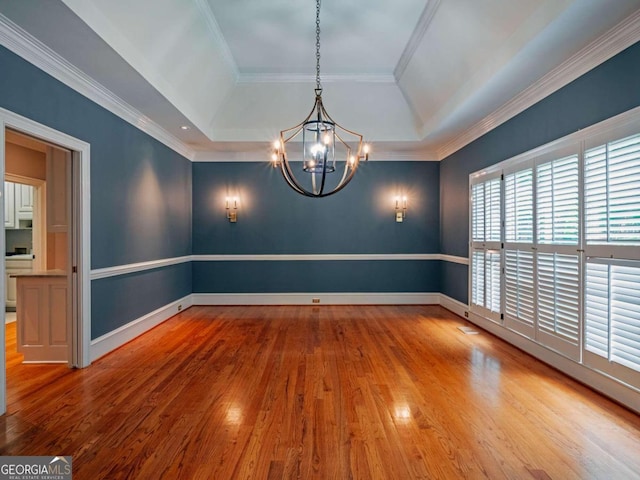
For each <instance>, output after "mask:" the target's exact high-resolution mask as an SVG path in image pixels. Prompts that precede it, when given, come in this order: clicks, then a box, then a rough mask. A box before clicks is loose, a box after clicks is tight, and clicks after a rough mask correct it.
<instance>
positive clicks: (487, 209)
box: [471, 177, 502, 318]
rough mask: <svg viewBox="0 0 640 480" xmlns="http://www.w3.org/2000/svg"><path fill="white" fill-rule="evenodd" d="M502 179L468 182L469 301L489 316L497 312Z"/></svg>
mask: <svg viewBox="0 0 640 480" xmlns="http://www.w3.org/2000/svg"><path fill="white" fill-rule="evenodd" d="M501 183H502V182H501V180H500V178H499V177H498V178H492V179H488V180H485V181H483V182H479V183H475V184H473V185H472V186H471V238H472V254H471V271H472V273H471V275H472V278H473V280H472V282H471V304H472V306H475V307H477V308H478V309H479V310H481V311H482V310H484V311H486V312H485V314H486V315H488V316H490V317H493V316H494V315H495V316H499V314H500V290H501V271H502V264H501V263H502V262H501V253H500V248H501V245H500V238H501V236H502V231H501V223H502V217H501V212H502V209H501V203H502V198H501ZM496 318H497V317H496Z"/></svg>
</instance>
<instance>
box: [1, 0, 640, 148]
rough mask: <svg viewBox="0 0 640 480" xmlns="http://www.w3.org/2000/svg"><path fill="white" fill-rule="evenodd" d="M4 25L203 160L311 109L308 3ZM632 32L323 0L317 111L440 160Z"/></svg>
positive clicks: (24, 9) (505, 7)
mask: <svg viewBox="0 0 640 480" xmlns="http://www.w3.org/2000/svg"><path fill="white" fill-rule="evenodd" d="M0 14H1V15H2V17H0V20H2V21H4V22H5V24H6V23H10V24H11V25H13V26H15V27H16V28H19V29H23V30H24V31H26V32H28V34H30V35H31V36H33V37H35V38H37V39H38V40H39V41H40V42H42V43H43V44H45V45H46V46H48V47H49V48H51V49H52V50H53V52H55V53H56V54H57V55H59V56H61V57H62V58H64V59H65V60H66V61H67V62H69V63H70V64H71V65H73V66H74V67H75V68H77V69H78V70H79V71H81V72H82V73H83V74H84V75H87V76H88V77H91V78H92V79H93V80H95V81H96V82H98V83H99V84H100V85H102V86H104V88H106V89H108V90H109V91H110V92H112V93H113V94H115V95H116V96H117V97H119V99H121V100H122V101H123V102H125V103H126V104H128V106H130V107H131V108H132V109H134V110H136V111H138V112H140V113H141V115H143V116H145V117H147V118H148V119H149V120H150V121H151V122H155V124H157V126H159V127H161V128H162V129H164V130H166V132H168V133H169V134H170V135H173V136H174V137H176V138H177V139H179V140H180V141H181V142H183V143H185V144H187V145H188V148H189V149H191V150H193V151H197V152H198V153H197V154H196V155H195V156H196V158H200V159H207V158H211V159H214V158H227V159H235V158H241V157H242V156H243V155H245V156H249V157H251V156H252V155H253V157H252V158H253V159H258V158H257V156H259V155H262V152H263V151H264V150H265V149H266V148H268V147H267V145H268V144H269V142H270V140H272V139H273V138H274V137H275V136H276V134H277V133H278V131H279V130H281V129H284V128H288V127H291V126H293V125H294V124H297V123H298V122H299V121H300V120H302V118H304V116H306V114H307V113H308V112H309V110H310V109H311V106H312V104H313V88H314V83H315V2H313V0H306V1H304V2H303V1H301V0H271V1H269V2H266V1H264V0H234V1H229V0H109V1H106V0H20V1H16V0H0ZM639 18H640V0H403V1H391V0H368V1H367V2H362V1H359V2H356V1H355V0H324V1H323V2H322V9H321V28H322V34H321V41H322V43H321V45H322V49H321V53H322V60H321V68H322V83H323V87H324V91H323V99H324V103H325V106H326V107H327V109H328V111H329V113H330V114H331V115H332V117H333V118H334V119H336V120H337V121H338V122H340V123H341V124H342V125H343V126H345V127H347V128H350V129H353V130H357V131H359V132H361V133H363V134H364V135H365V137H366V139H367V140H369V141H371V142H373V145H374V152H375V151H376V150H378V151H384V152H385V153H384V154H381V155H386V156H388V157H389V159H392V158H403V152H405V153H406V154H407V157H409V156H411V155H413V156H416V155H417V156H418V157H419V158H423V159H436V158H441V157H442V156H443V155H445V154H447V153H450V152H451V151H452V150H453V149H455V148H458V147H459V146H461V145H462V144H463V143H464V142H463V141H465V139H466V140H471V139H473V136H474V133H473V132H475V131H478V132H480V131H481V130H480V129H479V128H478V126H479V125H480V126H482V125H486V124H487V123H488V122H489V123H491V122H493V123H496V121H497V120H499V121H504V120H505V119H506V118H507V117H508V116H509V115H514V114H516V113H518V108H520V110H521V109H522V108H525V107H526V106H528V105H527V104H526V102H525V101H524V100H522V98H524V96H526V95H529V98H534V96H533V95H532V94H530V93H529V92H530V91H532V90H533V89H534V87H536V86H537V85H539V84H540V83H541V81H543V82H544V81H547V83H548V78H549V76H550V75H552V74H553V75H555V76H556V77H557V75H556V73H557V72H558V71H559V70H563V69H564V70H567V65H570V64H571V62H573V61H574V60H575V59H576V58H578V57H580V56H584V52H585V51H590V50H589V49H591V50H594V48H593V46H594V45H597V42H598V41H599V39H601V38H603V35H604V36H606V35H608V36H609V37H611V36H612V35H611V32H612V29H613V28H614V27H616V26H617V25H619V24H621V22H626V23H627V24H628V23H629V21H630V19H631V20H634V21H635V20H637V19H639ZM636 23H640V22H636ZM617 28H619V27H617ZM635 31H636V32H637V29H636V30H635ZM637 36H638V35H637V33H636V37H637ZM627 37H628V36H627ZM638 40H640V38H625V42H626V43H624V44H623V43H620V42H619V45H621V46H622V47H623V46H624V45H630V44H631V43H633V42H635V41H638ZM622 47H620V48H622ZM614 53H615V52H614ZM600 60H603V58H601V59H600ZM574 73H575V72H574ZM554 78H555V77H554ZM571 79H572V78H569V77H567V79H566V80H565V82H564V83H566V82H568V81H569V80H571ZM558 86H560V84H558ZM514 99H517V100H518V101H517V102H516V101H515V100H514ZM515 103H517V104H518V106H513V105H514V104H515ZM507 107H509V108H507ZM496 112H498V113H496ZM181 125H189V126H190V127H191V128H190V129H189V130H186V131H185V130H181V129H180V126H181ZM389 152H394V153H392V154H390V153H389ZM416 152H417V153H416ZM373 156H374V158H375V153H374V155H373ZM385 159H387V158H385Z"/></svg>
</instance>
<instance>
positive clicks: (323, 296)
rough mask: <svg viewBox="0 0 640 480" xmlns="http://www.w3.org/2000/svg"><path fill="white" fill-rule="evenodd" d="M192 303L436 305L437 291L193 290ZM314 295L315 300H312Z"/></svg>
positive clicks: (438, 300)
mask: <svg viewBox="0 0 640 480" xmlns="http://www.w3.org/2000/svg"><path fill="white" fill-rule="evenodd" d="M192 297H193V305H315V304H317V303H319V304H320V305H438V304H439V303H440V294H439V293H194V294H193V295H192ZM313 299H318V300H319V302H315V303H314V302H313Z"/></svg>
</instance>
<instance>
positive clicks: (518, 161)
mask: <svg viewBox="0 0 640 480" xmlns="http://www.w3.org/2000/svg"><path fill="white" fill-rule="evenodd" d="M629 115H631V114H629ZM633 115H635V116H629V117H624V119H623V120H616V122H617V123H616V122H614V123H613V124H610V123H606V122H605V124H603V125H599V126H594V127H589V128H588V129H585V130H583V131H580V132H578V133H576V134H572V135H570V136H569V137H566V138H565V139H562V140H561V141H558V142H554V144H551V145H548V146H543V147H541V148H539V149H536V150H534V151H531V152H527V153H526V154H523V155H521V156H519V157H517V158H514V159H511V160H508V161H506V162H504V163H503V164H501V165H500V166H494V167H491V168H490V169H489V170H488V171H485V172H479V173H477V174H474V175H472V176H471V185H472V186H471V205H472V219H471V225H470V229H471V231H472V242H471V244H470V257H471V276H470V281H471V285H470V292H471V297H472V305H471V308H470V310H471V311H472V312H474V313H478V314H480V315H483V316H484V317H485V318H491V319H492V320H494V321H498V322H499V323H501V325H502V326H503V327H505V328H507V329H509V330H513V331H516V332H518V333H520V334H521V335H524V336H526V337H528V338H529V339H531V340H532V341H533V342H535V343H537V344H540V345H543V346H545V347H547V348H549V349H552V350H554V351H556V352H558V353H560V354H562V355H564V356H565V357H568V358H570V359H572V360H574V361H575V362H577V363H581V364H583V365H585V366H587V367H589V368H592V369H595V370H597V371H600V372H604V373H605V374H606V375H608V376H609V377H612V378H616V379H618V380H620V381H622V382H624V383H626V384H627V385H632V386H634V387H635V388H637V389H639V390H640V133H639V132H640V108H639V109H636V110H635V111H634V112H633ZM629 118H631V120H629ZM611 125H613V126H611ZM489 175H493V177H494V178H492V179H486V178H485V177H486V176H489ZM499 175H500V178H498V176H499ZM501 188H502V189H503V192H501V191H500V189H501ZM501 193H502V196H501ZM500 215H501V217H500ZM500 227H502V231H501V232H500ZM500 233H501V235H500ZM500 277H502V278H500ZM487 312H489V314H490V315H489V314H488V313H487ZM496 319H498V320H496Z"/></svg>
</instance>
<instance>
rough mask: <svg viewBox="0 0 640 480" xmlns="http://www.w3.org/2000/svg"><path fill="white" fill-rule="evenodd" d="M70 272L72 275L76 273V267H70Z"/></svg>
mask: <svg viewBox="0 0 640 480" xmlns="http://www.w3.org/2000/svg"><path fill="white" fill-rule="evenodd" d="M71 272H72V273H78V267H77V266H75V265H74V266H73V267H71Z"/></svg>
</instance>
